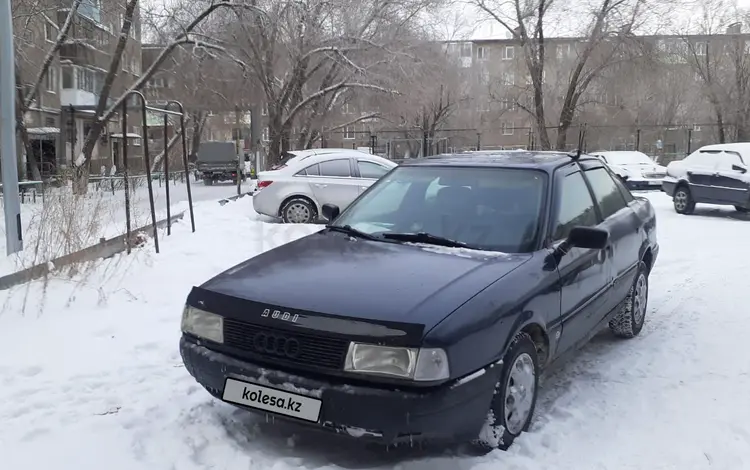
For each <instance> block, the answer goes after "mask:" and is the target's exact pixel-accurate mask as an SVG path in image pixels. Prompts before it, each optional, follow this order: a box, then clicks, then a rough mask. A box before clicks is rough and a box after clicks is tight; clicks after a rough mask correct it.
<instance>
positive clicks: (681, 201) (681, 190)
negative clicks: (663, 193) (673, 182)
mask: <svg viewBox="0 0 750 470" xmlns="http://www.w3.org/2000/svg"><path fill="white" fill-rule="evenodd" d="M672 203H673V204H674V210H675V212H677V213H678V214H692V213H693V211H694V210H695V201H694V200H693V195H692V194H690V189H688V187H687V186H685V185H682V186H678V187H677V189H675V192H674V196H673V197H672Z"/></svg>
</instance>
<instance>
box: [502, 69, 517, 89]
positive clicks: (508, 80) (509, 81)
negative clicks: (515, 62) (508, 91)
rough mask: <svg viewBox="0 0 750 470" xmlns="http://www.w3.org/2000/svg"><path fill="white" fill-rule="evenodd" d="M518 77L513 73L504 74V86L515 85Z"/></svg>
mask: <svg viewBox="0 0 750 470" xmlns="http://www.w3.org/2000/svg"><path fill="white" fill-rule="evenodd" d="M515 84H516V77H515V75H514V74H513V72H503V85H508V86H510V85H515Z"/></svg>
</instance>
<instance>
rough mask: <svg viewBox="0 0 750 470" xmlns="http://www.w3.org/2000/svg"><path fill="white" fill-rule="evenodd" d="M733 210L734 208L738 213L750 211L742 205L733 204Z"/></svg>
mask: <svg viewBox="0 0 750 470" xmlns="http://www.w3.org/2000/svg"><path fill="white" fill-rule="evenodd" d="M734 210H736V211H737V212H739V213H740V214H747V213H748V212H750V208H747V207H742V206H734Z"/></svg>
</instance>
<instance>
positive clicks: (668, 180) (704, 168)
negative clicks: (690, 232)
mask: <svg viewBox="0 0 750 470" xmlns="http://www.w3.org/2000/svg"><path fill="white" fill-rule="evenodd" d="M748 163H750V143H746V142H745V143H733V144H716V145H706V146H704V147H701V148H699V149H698V150H696V151H695V152H693V153H691V154H690V155H688V156H687V157H685V158H684V159H683V160H676V161H673V162H671V163H669V165H667V176H666V177H665V178H664V180H663V182H662V189H663V190H664V192H665V193H667V194H668V195H669V196H672V200H673V204H674V210H675V211H677V212H678V213H679V214H692V213H693V211H694V210H695V205H696V204H698V203H706V204H720V205H728V206H734V208H735V209H736V210H737V211H739V212H743V213H746V212H748V211H750V174H748Z"/></svg>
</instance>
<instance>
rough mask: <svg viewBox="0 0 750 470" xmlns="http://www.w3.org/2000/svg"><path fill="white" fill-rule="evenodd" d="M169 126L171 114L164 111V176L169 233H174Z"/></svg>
mask: <svg viewBox="0 0 750 470" xmlns="http://www.w3.org/2000/svg"><path fill="white" fill-rule="evenodd" d="M168 127H169V115H168V114H167V113H164V157H163V158H164V177H165V178H166V179H167V184H166V190H167V235H172V221H171V217H172V211H171V210H170V208H169V156H168V154H167V151H168V150H169V142H168V141H167V128H168Z"/></svg>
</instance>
